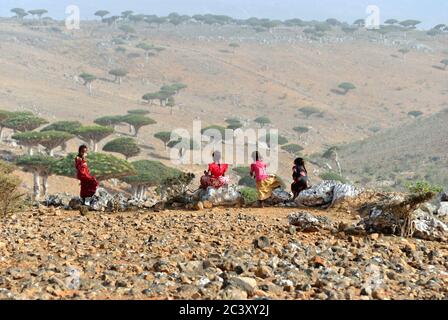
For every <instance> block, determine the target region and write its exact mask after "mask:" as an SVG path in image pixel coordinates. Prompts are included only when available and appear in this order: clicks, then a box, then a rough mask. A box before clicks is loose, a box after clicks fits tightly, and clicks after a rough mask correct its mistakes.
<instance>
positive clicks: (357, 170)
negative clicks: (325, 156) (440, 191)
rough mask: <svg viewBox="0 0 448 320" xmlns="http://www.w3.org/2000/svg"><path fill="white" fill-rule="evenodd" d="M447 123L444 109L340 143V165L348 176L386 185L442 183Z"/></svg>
mask: <svg viewBox="0 0 448 320" xmlns="http://www.w3.org/2000/svg"><path fill="white" fill-rule="evenodd" d="M447 123H448V109H447V110H444V111H442V112H440V113H437V114H435V115H433V116H430V117H427V118H423V119H419V120H416V121H414V122H413V123H411V124H408V125H404V126H399V127H397V128H393V129H390V130H387V131H386V132H383V133H380V134H378V135H376V136H374V137H371V138H368V139H365V140H363V141H358V142H355V143H351V144H348V145H345V146H342V147H341V148H340V151H339V156H340V158H341V160H340V161H341V163H342V166H343V169H344V171H345V172H346V173H347V174H348V175H349V176H352V178H353V177H357V178H359V177H362V178H363V179H362V180H361V181H363V182H373V183H374V184H375V183H378V182H383V185H386V186H387V185H389V186H390V185H393V184H398V185H403V184H404V183H405V182H406V181H407V180H408V181H414V180H418V179H425V180H429V181H431V182H433V183H436V184H439V185H443V186H446V185H448V167H447V163H448V152H447V150H448V140H447V137H448V126H447ZM379 185H381V183H380V184H379Z"/></svg>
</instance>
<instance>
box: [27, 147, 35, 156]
mask: <svg viewBox="0 0 448 320" xmlns="http://www.w3.org/2000/svg"><path fill="white" fill-rule="evenodd" d="M33 154H34V151H33V147H32V146H29V147H28V155H29V156H32V155H33Z"/></svg>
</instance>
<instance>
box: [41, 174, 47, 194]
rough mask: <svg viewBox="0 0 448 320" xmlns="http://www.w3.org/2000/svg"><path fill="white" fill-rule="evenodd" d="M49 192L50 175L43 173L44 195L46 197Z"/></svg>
mask: <svg viewBox="0 0 448 320" xmlns="http://www.w3.org/2000/svg"><path fill="white" fill-rule="evenodd" d="M47 194H48V175H46V174H44V175H42V195H43V196H44V197H46V196H47Z"/></svg>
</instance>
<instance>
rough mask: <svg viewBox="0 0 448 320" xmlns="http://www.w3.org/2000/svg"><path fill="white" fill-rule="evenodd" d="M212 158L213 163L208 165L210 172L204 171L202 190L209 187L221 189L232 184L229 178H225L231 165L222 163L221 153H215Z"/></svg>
mask: <svg viewBox="0 0 448 320" xmlns="http://www.w3.org/2000/svg"><path fill="white" fill-rule="evenodd" d="M212 156H213V162H212V163H210V164H209V165H208V170H207V171H204V175H203V176H202V177H201V188H202V189H207V188H208V187H213V188H215V189H219V188H222V187H223V186H226V185H228V184H229V182H230V179H229V177H226V176H225V174H226V172H227V170H228V169H229V165H228V164H225V163H221V152H219V151H215V152H213V154H212Z"/></svg>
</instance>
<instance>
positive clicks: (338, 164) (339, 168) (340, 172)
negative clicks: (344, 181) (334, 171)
mask: <svg viewBox="0 0 448 320" xmlns="http://www.w3.org/2000/svg"><path fill="white" fill-rule="evenodd" d="M334 162H335V163H336V165H337V167H338V171H339V175H340V176H341V177H342V168H341V163H340V162H339V156H338V154H337V153H336V154H335V157H334Z"/></svg>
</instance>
